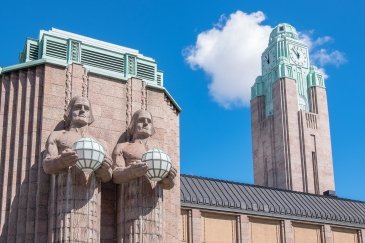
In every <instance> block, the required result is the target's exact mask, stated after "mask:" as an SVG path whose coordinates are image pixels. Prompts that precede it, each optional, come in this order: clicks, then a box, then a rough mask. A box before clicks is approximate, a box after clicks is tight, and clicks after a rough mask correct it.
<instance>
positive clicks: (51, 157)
mask: <svg viewBox="0 0 365 243" xmlns="http://www.w3.org/2000/svg"><path fill="white" fill-rule="evenodd" d="M77 159H78V157H77V154H76V152H75V151H73V150H72V149H65V150H64V151H62V152H61V154H59V153H58V148H57V134H56V133H55V132H52V133H51V135H49V137H48V140H47V143H46V156H45V158H44V160H43V169H44V172H46V173H47V174H57V173H59V172H61V171H63V170H65V169H67V168H68V167H69V166H73V165H74V164H75V163H76V161H77Z"/></svg>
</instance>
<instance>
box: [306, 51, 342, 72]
mask: <svg viewBox="0 0 365 243" xmlns="http://www.w3.org/2000/svg"><path fill="white" fill-rule="evenodd" d="M311 59H312V61H313V62H314V63H318V64H319V66H321V67H323V66H325V65H335V66H337V67H338V66H340V65H341V64H344V63H345V62H346V58H345V55H344V54H343V53H342V52H340V51H337V50H335V51H332V52H329V51H328V50H326V49H323V48H321V49H320V50H317V51H315V52H314V53H312V55H311Z"/></svg>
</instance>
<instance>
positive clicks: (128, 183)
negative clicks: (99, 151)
mask: <svg viewBox="0 0 365 243" xmlns="http://www.w3.org/2000/svg"><path fill="white" fill-rule="evenodd" d="M154 133H155V129H154V127H153V122H152V116H151V114H150V113H149V112H148V111H145V110H138V111H136V112H135V113H134V114H133V117H132V120H131V123H130V125H129V127H128V128H127V142H124V143H118V144H117V145H116V147H115V149H114V151H113V161H114V170H113V181H114V182H115V183H116V184H121V186H120V189H119V191H118V192H119V195H118V198H117V200H118V216H117V217H118V219H117V225H118V226H117V227H118V229H117V234H118V235H117V239H118V240H117V242H125V243H129V242H151V243H154V242H163V235H162V229H163V227H162V221H163V218H162V217H163V208H162V200H163V199H162V198H163V190H162V189H171V188H173V186H174V185H175V183H174V178H175V176H176V169H175V168H173V167H172V168H171V171H170V172H169V174H168V175H167V177H165V178H164V179H162V180H161V181H159V182H157V183H155V182H151V181H149V179H148V178H147V177H146V176H145V174H146V172H147V165H146V163H144V162H142V161H141V158H142V155H143V154H144V153H145V152H147V151H148V150H149V149H150V148H149V143H148V140H149V138H150V137H151V136H152V135H153V134H154Z"/></svg>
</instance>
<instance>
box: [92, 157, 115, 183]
mask: <svg viewBox="0 0 365 243" xmlns="http://www.w3.org/2000/svg"><path fill="white" fill-rule="evenodd" d="M112 173H113V170H112V162H111V159H110V158H109V157H105V158H104V160H103V163H102V164H101V166H100V168H99V169H97V170H96V171H95V176H96V177H97V178H99V179H100V180H101V181H102V182H108V181H110V180H111V178H112Z"/></svg>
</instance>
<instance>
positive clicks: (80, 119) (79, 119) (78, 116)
mask: <svg viewBox="0 0 365 243" xmlns="http://www.w3.org/2000/svg"><path fill="white" fill-rule="evenodd" d="M89 121H90V102H89V100H87V99H86V98H83V97H80V98H78V99H77V100H76V101H75V104H74V106H73V107H72V121H71V124H74V125H79V126H80V125H81V126H85V125H87V124H89Z"/></svg>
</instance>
